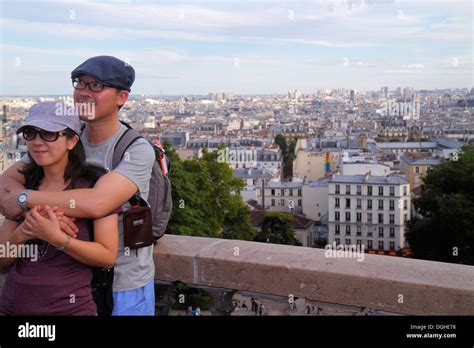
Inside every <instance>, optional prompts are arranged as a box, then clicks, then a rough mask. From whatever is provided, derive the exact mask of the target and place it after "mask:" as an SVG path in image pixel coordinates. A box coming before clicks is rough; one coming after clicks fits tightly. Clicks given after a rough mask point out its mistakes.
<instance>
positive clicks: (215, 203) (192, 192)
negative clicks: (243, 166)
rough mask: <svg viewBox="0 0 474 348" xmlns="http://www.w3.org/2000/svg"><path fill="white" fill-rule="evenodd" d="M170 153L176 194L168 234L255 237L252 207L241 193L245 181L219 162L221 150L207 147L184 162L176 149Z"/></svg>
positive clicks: (172, 180) (173, 186) (173, 188)
mask: <svg viewBox="0 0 474 348" xmlns="http://www.w3.org/2000/svg"><path fill="white" fill-rule="evenodd" d="M167 154H168V157H169V158H170V161H171V168H172V174H171V185H172V195H173V212H172V214H171V219H170V222H169V224H168V228H167V233H170V234H179V235H190V236H201V237H214V238H231V239H246V240H252V239H253V234H254V233H255V232H254V230H253V228H252V226H251V224H250V210H249V209H246V208H247V207H246V205H245V203H244V202H243V201H242V198H241V196H240V190H241V189H242V188H243V181H242V180H241V179H240V178H234V177H233V176H232V169H231V168H230V167H229V165H228V164H227V163H224V162H219V161H218V152H207V151H206V150H204V151H203V156H202V157H201V158H199V159H191V160H185V161H183V160H181V159H180V158H179V157H178V155H177V153H176V152H175V151H173V150H171V151H170V150H168V151H167Z"/></svg>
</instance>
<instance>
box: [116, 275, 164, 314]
mask: <svg viewBox="0 0 474 348" xmlns="http://www.w3.org/2000/svg"><path fill="white" fill-rule="evenodd" d="M113 296H114V309H113V311H112V315H155V283H154V279H152V280H151V281H150V282H149V283H148V284H147V285H145V286H144V287H142V288H138V289H134V290H128V291H117V292H114V293H113Z"/></svg>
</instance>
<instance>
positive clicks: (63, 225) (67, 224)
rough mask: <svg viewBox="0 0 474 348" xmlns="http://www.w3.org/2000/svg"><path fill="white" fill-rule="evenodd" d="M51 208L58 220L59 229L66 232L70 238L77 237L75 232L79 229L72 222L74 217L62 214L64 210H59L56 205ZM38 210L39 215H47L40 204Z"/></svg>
mask: <svg viewBox="0 0 474 348" xmlns="http://www.w3.org/2000/svg"><path fill="white" fill-rule="evenodd" d="M51 210H52V211H53V213H54V214H55V215H56V216H57V218H58V220H59V227H60V229H61V231H63V232H64V233H66V234H68V235H69V236H70V237H71V238H77V233H78V232H79V229H78V228H77V226H76V224H75V223H74V221H76V219H75V218H71V217H68V216H66V215H64V212H62V211H61V210H59V208H58V207H52V208H51ZM38 211H39V213H40V214H41V216H43V217H47V216H48V213H47V212H46V210H45V209H42V208H41V206H40V205H39V206H38Z"/></svg>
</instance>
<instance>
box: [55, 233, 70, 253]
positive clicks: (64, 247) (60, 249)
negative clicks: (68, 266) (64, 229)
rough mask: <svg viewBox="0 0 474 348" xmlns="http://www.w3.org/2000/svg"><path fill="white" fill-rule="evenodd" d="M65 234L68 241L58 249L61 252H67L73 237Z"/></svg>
mask: <svg viewBox="0 0 474 348" xmlns="http://www.w3.org/2000/svg"><path fill="white" fill-rule="evenodd" d="M64 234H65V235H66V240H65V241H64V244H63V245H62V246H60V247H58V248H56V249H57V250H59V251H63V250H65V249H66V248H67V247H68V245H69V243H70V242H71V237H70V236H69V235H68V234H66V233H64Z"/></svg>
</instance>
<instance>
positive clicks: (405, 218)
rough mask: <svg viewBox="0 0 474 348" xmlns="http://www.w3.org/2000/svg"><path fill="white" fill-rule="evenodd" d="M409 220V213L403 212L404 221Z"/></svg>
mask: <svg viewBox="0 0 474 348" xmlns="http://www.w3.org/2000/svg"><path fill="white" fill-rule="evenodd" d="M407 220H408V215H407V214H403V221H404V222H407Z"/></svg>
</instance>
